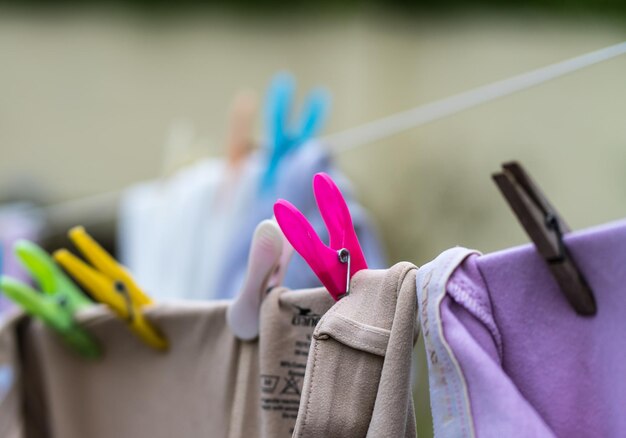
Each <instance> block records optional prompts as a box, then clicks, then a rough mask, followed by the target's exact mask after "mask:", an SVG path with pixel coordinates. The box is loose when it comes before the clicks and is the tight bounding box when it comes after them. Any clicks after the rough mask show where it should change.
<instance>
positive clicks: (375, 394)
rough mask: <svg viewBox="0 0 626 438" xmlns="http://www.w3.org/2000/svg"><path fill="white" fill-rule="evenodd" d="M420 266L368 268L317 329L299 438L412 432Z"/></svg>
mask: <svg viewBox="0 0 626 438" xmlns="http://www.w3.org/2000/svg"><path fill="white" fill-rule="evenodd" d="M415 270H416V268H415V266H413V265H412V264H410V263H406V262H404V263H400V264H397V265H395V266H393V267H392V268H390V269H388V270H363V271H359V272H357V273H356V274H355V275H354V277H352V281H351V285H350V294H349V295H347V296H346V297H344V298H342V299H341V301H339V302H338V303H337V304H336V305H335V306H333V307H332V308H331V309H330V310H329V311H328V312H326V314H325V315H324V316H323V317H322V318H321V319H320V321H319V323H318V324H317V326H316V327H315V331H314V333H313V340H312V345H311V353H310V354H309V358H308V362H307V368H306V377H305V380H304V388H303V390H302V400H301V402H300V411H299V412H298V422H297V423H296V428H295V431H294V434H293V436H294V438H296V437H297V438H304V437H306V438H323V437H328V436H332V437H336V438H339V437H345V438H352V437H365V436H372V437H387V436H388V437H415V436H416V425H415V410H414V407H413V398H412V393H411V362H412V352H413V346H414V345H415V342H416V340H417V335H418V327H419V326H418V324H419V323H418V322H417V319H416V315H417V303H416V291H415V283H414V282H415Z"/></svg>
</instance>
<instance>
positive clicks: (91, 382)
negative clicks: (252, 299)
mask: <svg viewBox="0 0 626 438" xmlns="http://www.w3.org/2000/svg"><path fill="white" fill-rule="evenodd" d="M259 294H262V296H263V295H265V293H264V291H259ZM333 303H334V301H333V300H332V298H331V297H330V296H329V295H328V293H327V292H326V290H324V289H322V288H318V289H313V290H307V291H301V290H298V291H292V290H288V289H285V288H275V289H273V290H272V291H271V292H270V293H269V295H268V297H267V298H266V299H265V300H264V302H263V305H262V306H261V314H260V335H259V338H258V339H257V340H253V341H241V340H239V339H238V338H237V337H236V336H235V335H234V334H233V332H232V331H231V330H230V328H229V326H228V324H227V322H226V321H227V319H226V313H227V310H228V306H229V305H230V302H227V301H213V302H179V303H165V304H156V305H154V306H153V307H151V308H149V309H147V310H146V312H145V316H146V318H147V319H149V320H150V321H151V322H152V323H154V324H155V325H157V326H158V327H159V328H160V329H161V330H162V331H163V333H164V334H165V336H167V339H168V340H169V342H170V350H169V351H168V352H167V353H166V354H162V353H158V352H155V351H154V350H152V349H149V348H145V346H144V345H142V344H141V341H140V340H139V339H138V338H137V337H135V336H132V335H131V334H130V333H129V332H128V331H127V329H126V327H125V326H124V324H122V323H121V322H120V321H119V319H117V318H116V316H114V315H112V314H111V312H109V311H108V310H107V309H105V308H103V307H95V308H93V309H92V310H90V311H89V312H85V313H81V314H80V315H79V317H78V323H79V324H81V325H82V326H84V327H86V328H88V329H89V331H90V333H92V334H93V335H94V337H95V338H97V339H98V340H99V342H100V345H101V346H102V349H103V351H104V352H105V354H104V355H103V357H102V359H101V360H100V361H98V362H96V363H93V362H91V361H85V360H82V359H79V358H78V357H77V356H76V355H74V354H72V353H71V352H68V351H67V349H66V348H65V347H64V346H63V345H62V344H60V343H59V341H58V339H57V338H56V337H55V335H54V333H52V332H51V331H50V330H49V329H47V328H46V327H44V326H43V325H41V324H40V323H39V322H37V321H32V320H30V319H27V318H25V317H24V316H19V317H16V318H15V319H14V320H12V321H10V323H8V324H7V325H5V326H4V327H3V329H2V330H1V331H0V361H2V362H1V363H0V365H2V364H7V362H8V363H10V364H11V365H12V366H13V368H14V369H15V370H19V372H16V382H15V384H14V385H13V387H12V388H11V390H10V391H9V393H8V395H7V396H6V397H5V398H4V399H3V400H2V401H0V437H1V438H9V437H13V436H21V435H20V433H21V432H25V433H26V435H27V436H48V437H52V438H55V437H63V438H84V437H86V436H88V437H90V438H100V437H102V438H110V437H120V438H127V437H128V438H130V437H140V436H141V437H143V436H149V437H153V438H161V437H162V438H170V437H172V436H182V437H200V436H211V437H214V438H238V437H240V438H248V437H260V438H265V437H267V438H280V437H284V438H288V437H290V436H291V430H292V429H293V427H294V424H295V422H296V416H297V412H298V406H299V400H300V394H301V390H302V382H303V379H304V369H305V366H306V361H307V353H308V351H309V342H310V337H311V335H312V333H313V330H314V327H315V324H316V322H317V321H318V319H319V317H320V316H321V315H323V314H324V313H326V311H327V310H328V309H329V308H330V307H331V306H332V305H333ZM18 352H22V353H21V354H19V355H18ZM23 406H29V407H31V409H23Z"/></svg>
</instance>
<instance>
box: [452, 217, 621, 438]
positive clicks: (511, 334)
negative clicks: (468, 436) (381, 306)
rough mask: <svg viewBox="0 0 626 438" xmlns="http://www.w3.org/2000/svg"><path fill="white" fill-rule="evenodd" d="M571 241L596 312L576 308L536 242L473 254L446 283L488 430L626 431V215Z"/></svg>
mask: <svg viewBox="0 0 626 438" xmlns="http://www.w3.org/2000/svg"><path fill="white" fill-rule="evenodd" d="M566 243H567V246H568V248H569V249H570V252H571V253H572V255H573V257H574V258H575V260H576V262H577V264H578V265H579V267H580V269H581V270H582V272H583V274H584V275H585V276H586V278H587V280H588V282H589V284H590V286H591V288H592V289H593V291H594V295H595V298H596V302H597V305H598V313H597V315H595V316H594V317H581V316H578V315H577V314H576V312H575V311H574V310H573V308H572V307H571V306H570V305H569V303H568V302H567V300H566V299H565V297H564V296H563V295H562V293H561V292H560V290H559V288H558V286H557V284H556V282H555V281H554V279H553V278H552V276H551V274H550V272H549V270H548V268H547V267H546V265H545V263H544V262H543V260H542V259H541V258H540V256H539V255H538V254H537V252H536V251H535V249H534V247H533V246H532V245H525V246H522V247H518V248H513V249H509V250H506V251H501V252H497V253H493V254H489V255H485V256H480V257H479V256H476V255H472V256H470V257H468V258H467V259H466V260H465V261H464V262H463V263H462V264H461V265H460V266H459V267H458V268H457V269H456V271H455V272H454V273H453V275H452V276H451V277H450V280H449V281H448V283H447V288H446V293H447V295H446V296H445V298H444V299H443V301H442V303H441V315H442V316H441V318H442V324H443V330H444V335H445V338H446V340H447V342H448V343H449V345H450V347H451V349H452V351H453V353H454V356H455V357H456V359H457V360H458V362H459V365H460V367H461V370H462V372H463V375H464V378H465V380H466V383H467V388H468V393H469V398H470V405H471V411H472V418H473V420H474V427H475V432H476V435H477V436H479V437H484V436H488V437H491V436H493V437H501V436H507V437H518V436H519V437H522V436H523V437H526V436H542V437H543V436H563V437H596V436H598V437H614V436H624V434H625V433H626V415H624V413H623V412H622V411H623V407H624V406H626V378H625V377H626V336H625V335H626V221H622V222H619V223H614V224H609V225H606V226H602V227H599V228H596V229H591V230H587V231H583V232H579V233H572V234H570V235H568V236H567V238H566Z"/></svg>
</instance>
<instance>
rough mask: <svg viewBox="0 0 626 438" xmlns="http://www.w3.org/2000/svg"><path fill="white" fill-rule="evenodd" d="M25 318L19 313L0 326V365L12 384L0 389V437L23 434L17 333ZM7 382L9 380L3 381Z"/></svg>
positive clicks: (14, 436) (13, 437)
mask: <svg viewBox="0 0 626 438" xmlns="http://www.w3.org/2000/svg"><path fill="white" fill-rule="evenodd" d="M24 321H25V318H24V317H22V316H21V315H19V316H15V317H12V318H10V319H8V320H6V321H4V322H3V325H2V327H1V328H0V366H1V367H3V369H4V373H5V374H6V375H7V376H9V375H10V376H11V379H10V380H11V381H12V384H11V385H10V386H7V387H2V388H1V389H0V437H2V438H21V437H23V436H24V424H23V416H22V402H23V397H22V394H21V391H20V388H21V379H20V373H19V367H17V366H16V365H17V364H18V363H19V356H18V355H19V350H18V346H17V344H18V342H17V340H18V333H19V330H18V329H19V326H20V325H21V324H23V323H24ZM6 383H9V382H5V384H6Z"/></svg>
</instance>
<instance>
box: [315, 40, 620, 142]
mask: <svg viewBox="0 0 626 438" xmlns="http://www.w3.org/2000/svg"><path fill="white" fill-rule="evenodd" d="M624 53H626V42H622V43H619V44H615V45H614V46H610V47H606V48H604V49H600V50H596V51H595V52H591V53H587V54H585V55H581V56H577V57H575V58H571V59H568V60H566V61H561V62H557V63H555V64H551V65H548V66H546V67H541V68H538V69H536V70H532V71H529V72H527V73H523V74H520V75H517V76H513V77H511V78H508V79H504V80H501V81H498V82H494V83H492V84H489V85H483V86H481V87H477V88H474V89H471V90H469V91H465V92H463V93H460V94H456V95H454V96H451V97H447V98H445V99H441V100H438V101H435V102H431V103H427V104H425V105H421V106H418V107H416V108H413V109H410V110H407V111H403V112H400V113H396V114H393V115H391V116H388V117H385V118H382V119H379V120H374V121H373V122H370V123H366V124H364V125H361V126H357V127H355V128H350V129H347V130H345V131H342V132H338V133H336V134H331V135H328V136H326V137H324V138H322V140H323V142H324V143H326V144H328V145H329V148H330V149H331V150H332V151H334V152H344V151H348V150H351V149H354V148H357V147H359V146H363V145H366V144H369V143H373V142H376V141H378V140H382V139H384V138H387V137H391V136H393V135H396V134H398V133H400V132H403V131H406V130H408V129H412V128H416V127H418V126H421V125H424V124H426V123H429V122H433V121H435V120H439V119H442V118H444V117H448V116H451V115H453V114H456V113H458V112H460V111H463V110H467V109H470V108H474V107H476V106H478V105H481V104H483V103H487V102H491V101H493V100H496V99H499V98H501V97H504V96H508V95H510V94H513V93H517V92H518V91H522V90H526V89H528V88H531V87H534V86H536V85H539V84H542V83H544V82H548V81H550V80H552V79H556V78H559V77H562V76H565V75H567V74H569V73H572V72H575V71H577V70H580V69H583V68H585V67H589V66H592V65H594V64H598V63H600V62H602V61H607V60H609V59H612V58H615V57H617V56H619V55H623V54H624Z"/></svg>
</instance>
